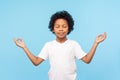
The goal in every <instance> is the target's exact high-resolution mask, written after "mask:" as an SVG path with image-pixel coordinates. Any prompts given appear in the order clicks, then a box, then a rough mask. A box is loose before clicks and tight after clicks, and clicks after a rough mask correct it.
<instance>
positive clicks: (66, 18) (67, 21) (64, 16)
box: [49, 11, 74, 34]
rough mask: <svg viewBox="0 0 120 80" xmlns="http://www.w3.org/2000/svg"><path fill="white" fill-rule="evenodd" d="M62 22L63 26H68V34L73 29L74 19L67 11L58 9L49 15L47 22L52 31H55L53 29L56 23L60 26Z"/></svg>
mask: <svg viewBox="0 0 120 80" xmlns="http://www.w3.org/2000/svg"><path fill="white" fill-rule="evenodd" d="M62 24H63V27H64V26H67V27H68V32H67V34H70V32H71V31H72V30H73V29H74V28H73V26H74V20H73V18H72V16H71V15H70V14H69V13H68V12H67V11H58V12H56V13H55V14H53V15H52V16H51V19H50V22H49V29H50V31H52V32H53V33H55V31H54V29H55V27H56V25H57V26H58V25H59V26H60V25H62Z"/></svg>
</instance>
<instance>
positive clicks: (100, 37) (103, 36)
mask: <svg viewBox="0 0 120 80" xmlns="http://www.w3.org/2000/svg"><path fill="white" fill-rule="evenodd" d="M105 39H106V33H104V34H101V35H98V36H97V37H96V40H95V42H94V44H93V46H92V48H91V50H90V51H89V52H88V54H87V55H86V56H85V57H83V58H82V61H83V62H85V63H87V64H89V63H90V62H91V60H92V58H93V56H94V54H95V51H96V48H97V46H98V45H99V43H100V42H102V41H104V40H105Z"/></svg>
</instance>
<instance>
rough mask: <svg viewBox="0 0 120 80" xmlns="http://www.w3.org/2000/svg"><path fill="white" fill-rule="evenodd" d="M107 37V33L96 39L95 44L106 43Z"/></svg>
mask: <svg viewBox="0 0 120 80" xmlns="http://www.w3.org/2000/svg"><path fill="white" fill-rule="evenodd" d="M106 37H107V35H106V32H104V34H100V35H98V36H97V37H96V40H95V42H96V43H97V44H99V43H100V42H102V41H104V40H105V39H106Z"/></svg>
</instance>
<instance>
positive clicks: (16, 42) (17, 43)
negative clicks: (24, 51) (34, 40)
mask: <svg viewBox="0 0 120 80" xmlns="http://www.w3.org/2000/svg"><path fill="white" fill-rule="evenodd" d="M14 42H15V44H16V45H17V46H19V47H21V48H24V47H25V43H24V41H23V40H22V39H21V38H18V39H16V38H14Z"/></svg>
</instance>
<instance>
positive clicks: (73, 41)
mask: <svg viewBox="0 0 120 80" xmlns="http://www.w3.org/2000/svg"><path fill="white" fill-rule="evenodd" d="M68 42H69V43H70V44H79V43H78V42H77V41H75V40H68Z"/></svg>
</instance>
